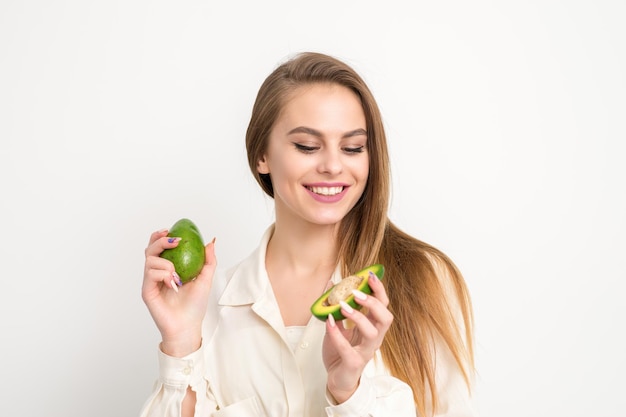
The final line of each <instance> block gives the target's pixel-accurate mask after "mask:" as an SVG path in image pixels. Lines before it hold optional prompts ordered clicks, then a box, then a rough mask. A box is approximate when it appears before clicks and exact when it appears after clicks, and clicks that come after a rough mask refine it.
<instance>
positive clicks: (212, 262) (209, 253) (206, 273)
mask: <svg viewBox="0 0 626 417" xmlns="http://www.w3.org/2000/svg"><path fill="white" fill-rule="evenodd" d="M204 255H205V256H204V266H203V267H202V270H201V271H200V274H199V275H198V277H197V278H196V279H195V280H194V282H197V283H198V284H197V285H206V286H208V287H210V286H211V282H212V281H213V274H214V273H215V269H216V268H217V258H216V256H215V238H214V239H213V240H212V241H211V242H209V243H208V244H207V245H206V246H205V247H204Z"/></svg>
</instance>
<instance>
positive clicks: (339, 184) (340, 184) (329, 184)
mask: <svg viewBox="0 0 626 417" xmlns="http://www.w3.org/2000/svg"><path fill="white" fill-rule="evenodd" d="M304 186H305V187H348V186H349V185H348V184H346V183H343V182H313V183H310V184H304Z"/></svg>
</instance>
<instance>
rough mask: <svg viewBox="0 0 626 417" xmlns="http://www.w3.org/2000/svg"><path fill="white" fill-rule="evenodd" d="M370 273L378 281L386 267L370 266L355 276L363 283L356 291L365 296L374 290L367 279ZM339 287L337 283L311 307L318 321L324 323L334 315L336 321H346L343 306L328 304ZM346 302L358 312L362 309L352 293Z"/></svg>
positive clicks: (379, 265) (380, 265)
mask: <svg viewBox="0 0 626 417" xmlns="http://www.w3.org/2000/svg"><path fill="white" fill-rule="evenodd" d="M370 271H371V272H373V273H374V274H376V276H377V277H378V279H383V275H384V274H385V267H384V266H383V265H382V264H374V265H370V266H368V267H367V268H363V269H361V270H360V271H359V272H357V273H355V274H354V275H355V276H357V277H359V278H361V282H360V283H359V284H358V286H357V287H356V289H358V290H360V291H362V292H364V293H365V294H371V293H372V289H371V288H370V286H369V285H368V284H367V279H368V276H369V273H370ZM337 285H340V283H337V284H336V285H334V286H333V287H331V288H330V289H329V290H328V291H326V292H325V293H324V294H323V295H322V296H321V297H320V298H318V299H317V301H315V302H314V303H313V305H312V306H311V313H313V315H314V316H315V317H317V318H318V319H320V320H322V321H326V320H327V319H328V315H329V314H332V315H333V317H334V318H335V320H343V319H345V317H344V316H343V314H341V306H340V305H339V304H332V305H329V303H328V296H329V295H330V293H331V292H332V291H333V289H334V288H335V287H336V286H337ZM344 301H345V302H346V303H348V304H349V305H350V306H352V308H354V309H357V310H360V309H361V305H360V304H357V303H356V301H354V295H353V294H352V293H350V295H349V296H348V297H347V298H345V299H344Z"/></svg>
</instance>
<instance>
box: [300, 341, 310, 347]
mask: <svg viewBox="0 0 626 417" xmlns="http://www.w3.org/2000/svg"><path fill="white" fill-rule="evenodd" d="M308 347H309V342H302V343H300V348H301V349H306V348H308Z"/></svg>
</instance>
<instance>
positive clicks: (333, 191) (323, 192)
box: [309, 187, 343, 195]
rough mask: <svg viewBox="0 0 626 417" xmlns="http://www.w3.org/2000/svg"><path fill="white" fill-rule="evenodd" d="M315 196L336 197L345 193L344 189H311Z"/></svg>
mask: <svg viewBox="0 0 626 417" xmlns="http://www.w3.org/2000/svg"><path fill="white" fill-rule="evenodd" d="M309 190H311V191H313V192H314V193H315V194H321V195H336V194H339V193H340V192H342V191H343V187H309Z"/></svg>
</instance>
